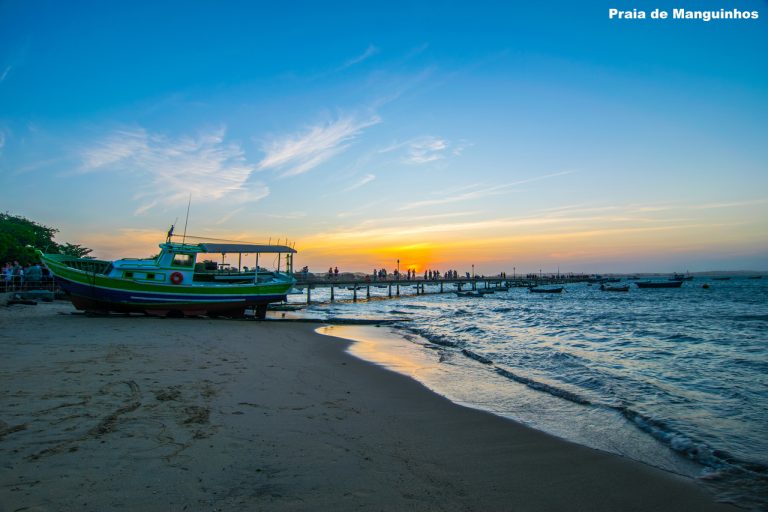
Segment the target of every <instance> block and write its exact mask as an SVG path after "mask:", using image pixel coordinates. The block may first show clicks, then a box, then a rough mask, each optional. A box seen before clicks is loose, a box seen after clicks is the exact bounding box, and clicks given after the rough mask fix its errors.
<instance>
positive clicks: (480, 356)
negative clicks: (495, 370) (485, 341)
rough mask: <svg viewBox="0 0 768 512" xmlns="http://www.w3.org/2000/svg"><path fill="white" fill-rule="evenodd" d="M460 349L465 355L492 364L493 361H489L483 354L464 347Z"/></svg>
mask: <svg viewBox="0 0 768 512" xmlns="http://www.w3.org/2000/svg"><path fill="white" fill-rule="evenodd" d="M461 351H462V353H463V354H464V355H465V356H467V357H471V358H472V359H474V360H475V361H480V362H481V363H483V364H493V361H491V360H490V359H488V358H487V357H485V356H482V355H480V354H478V353H477V352H472V351H471V350H467V349H466V348H463V349H461Z"/></svg>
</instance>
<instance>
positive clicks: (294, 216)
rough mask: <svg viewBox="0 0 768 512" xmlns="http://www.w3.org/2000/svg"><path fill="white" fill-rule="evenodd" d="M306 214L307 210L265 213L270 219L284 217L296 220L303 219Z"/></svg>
mask: <svg viewBox="0 0 768 512" xmlns="http://www.w3.org/2000/svg"><path fill="white" fill-rule="evenodd" d="M306 216H307V212H288V213H270V214H269V215H267V217H269V218H270V219H285V220H296V219H303V218H305V217H306Z"/></svg>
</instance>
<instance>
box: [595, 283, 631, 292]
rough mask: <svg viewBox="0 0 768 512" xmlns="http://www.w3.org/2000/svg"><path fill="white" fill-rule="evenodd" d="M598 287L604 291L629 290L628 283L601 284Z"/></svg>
mask: <svg viewBox="0 0 768 512" xmlns="http://www.w3.org/2000/svg"><path fill="white" fill-rule="evenodd" d="M600 289H601V290H602V291H604V292H628V291H629V285H628V284H625V285H624V286H606V285H601V286H600Z"/></svg>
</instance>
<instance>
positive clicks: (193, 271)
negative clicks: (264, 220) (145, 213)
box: [37, 236, 296, 318]
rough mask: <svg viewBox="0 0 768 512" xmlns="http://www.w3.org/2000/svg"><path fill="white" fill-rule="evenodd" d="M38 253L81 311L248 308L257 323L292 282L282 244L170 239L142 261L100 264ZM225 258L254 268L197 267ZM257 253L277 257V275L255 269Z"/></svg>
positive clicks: (230, 312) (224, 311) (233, 311)
mask: <svg viewBox="0 0 768 512" xmlns="http://www.w3.org/2000/svg"><path fill="white" fill-rule="evenodd" d="M37 253H38V255H39V256H40V259H41V260H42V261H43V263H45V265H46V266H47V267H48V268H49V269H50V271H51V273H52V274H53V275H54V277H55V278H56V280H57V281H58V282H59V284H60V286H61V288H62V290H64V291H65V292H66V293H67V294H68V295H69V298H70V300H71V301H72V304H74V306H75V307H76V308H77V309H80V310H86V311H97V312H110V311H111V312H121V313H130V312H140V313H146V314H152V315H159V316H166V315H179V316H180V315H184V316H192V315H209V316H217V315H225V316H243V315H244V313H245V310H246V309H253V310H254V313H255V316H256V317H257V318H264V316H265V315H266V312H267V305H268V304H270V303H272V302H281V301H285V299H286V294H287V293H288V292H289V290H291V289H292V288H293V285H294V283H295V282H296V280H295V279H294V278H293V275H292V266H293V255H294V254H295V253H296V250H295V249H293V248H291V247H288V246H284V245H258V244H234V243H233V244H229V243H227V244H222V243H200V244H185V243H176V242H171V241H170V236H169V239H168V240H167V241H166V243H163V244H160V254H158V255H157V256H156V257H154V258H147V259H121V260H116V261H104V260H96V259H88V258H73V257H70V256H66V255H62V254H44V253H43V252H42V251H39V250H38V251H37ZM227 253H235V254H240V255H242V254H253V255H256V267H255V268H254V269H251V270H250V271H248V269H247V267H246V268H245V271H240V269H239V268H238V269H237V270H224V269H222V267H219V266H218V265H217V264H216V263H215V262H214V261H202V262H198V260H199V259H203V257H204V256H205V255H209V254H210V255H222V257H223V255H224V254H227ZM260 254H276V255H277V258H276V260H277V270H276V271H270V270H267V269H264V268H261V267H259V255H260ZM283 255H285V260H284V261H285V267H284V269H283V271H281V270H280V266H281V261H282V256H283Z"/></svg>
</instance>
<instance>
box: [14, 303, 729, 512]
mask: <svg viewBox="0 0 768 512" xmlns="http://www.w3.org/2000/svg"><path fill="white" fill-rule="evenodd" d="M24 308H25V307H24V306H16V307H13V308H6V309H4V310H0V324H2V329H0V333H2V334H0V350H1V351H2V352H1V353H0V356H2V363H0V365H1V366H0V368H2V372H0V379H1V380H2V384H3V386H2V389H4V390H6V391H5V392H4V393H3V394H2V407H1V408H0V410H2V411H3V413H2V414H3V415H2V417H0V420H2V422H3V423H2V424H0V427H2V436H0V453H2V458H3V460H4V461H5V462H4V463H3V465H2V468H0V482H1V483H2V485H0V489H2V491H0V503H2V504H3V507H4V508H7V509H8V510H17V509H20V508H23V507H28V508H33V509H35V510H69V509H78V510H104V509H110V508H118V507H122V508H128V509H142V510H184V509H185V508H186V509H187V510H194V509H200V508H211V507H215V508H218V509H222V510H241V509H243V508H248V507H251V508H259V507H261V508H264V509H268V510H318V509H327V510H352V509H363V510H381V509H383V510H402V509H410V510H488V509H496V510H508V509H514V510H575V509H584V510H670V511H671V510H713V511H714V510H723V511H725V510H738V509H737V508H735V507H732V506H729V505H724V504H718V503H715V502H714V500H713V498H712V497H711V496H710V495H709V494H707V493H706V492H705V491H704V490H703V489H701V488H700V487H699V486H697V485H696V483H695V482H693V481H691V480H689V479H687V478H683V477H680V476H677V475H673V474H670V473H666V472H664V471H661V470H658V469H655V468H652V467H649V466H647V465H645V464H642V463H638V462H634V461H631V460H629V459H625V458H621V457H619V456H615V455H611V454H607V453H604V452H599V451H597V450H594V449H591V448H587V447H583V446H579V445H575V444H573V443H569V442H566V441H563V440H561V439H559V438H556V437H553V436H550V435H548V434H545V433H542V432H539V431H536V430H533V429H531V428H528V427H525V426H523V425H521V424H519V423H515V422H513V421H510V420H507V419H504V418H500V417H498V416H495V415H493V414H491V413H486V412H482V411H478V410H475V409H469V408H467V407H463V406H461V405H457V404H454V403H453V402H451V401H449V400H448V399H446V398H443V397H441V396H439V395H438V394H436V393H433V392H432V391H430V390H428V389H427V388H426V387H425V386H423V385H422V384H420V383H418V382H417V381H415V380H413V379H411V378H409V377H406V376H404V375H399V374H397V373H394V372H391V371H384V370H382V369H381V368H376V365H375V364H373V363H369V362H366V361H363V360H361V359H358V358H357V357H355V356H353V355H351V354H348V353H347V348H348V347H349V346H350V344H351V343H352V342H351V341H347V340H342V339H340V338H336V340H337V341H336V342H331V341H330V340H331V339H333V338H330V337H327V336H322V335H320V334H317V333H315V332H314V329H315V328H316V327H317V325H312V324H301V323H293V322H291V323H285V322H237V321H227V320H208V319H153V318H143V317H118V316H115V317H105V318H99V317H96V318H88V317H85V316H84V315H70V314H69V312H71V311H72V308H71V306H69V305H63V304H61V303H54V304H50V305H48V304H41V305H38V306H34V307H26V308H27V309H24Z"/></svg>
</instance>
